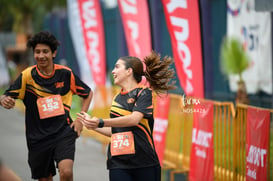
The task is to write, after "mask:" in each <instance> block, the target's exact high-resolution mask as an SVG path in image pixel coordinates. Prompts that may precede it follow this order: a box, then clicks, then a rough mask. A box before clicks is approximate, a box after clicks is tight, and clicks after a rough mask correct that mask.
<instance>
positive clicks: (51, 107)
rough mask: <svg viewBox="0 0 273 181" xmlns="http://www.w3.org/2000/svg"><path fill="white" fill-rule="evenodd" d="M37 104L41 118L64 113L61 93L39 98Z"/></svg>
mask: <svg viewBox="0 0 273 181" xmlns="http://www.w3.org/2000/svg"><path fill="white" fill-rule="evenodd" d="M37 106H38V111H39V115H40V119H45V118H50V117H54V116H59V115H63V114H64V107H63V102H62V97H61V96H60V95H52V96H48V97H44V98H38V99H37Z"/></svg>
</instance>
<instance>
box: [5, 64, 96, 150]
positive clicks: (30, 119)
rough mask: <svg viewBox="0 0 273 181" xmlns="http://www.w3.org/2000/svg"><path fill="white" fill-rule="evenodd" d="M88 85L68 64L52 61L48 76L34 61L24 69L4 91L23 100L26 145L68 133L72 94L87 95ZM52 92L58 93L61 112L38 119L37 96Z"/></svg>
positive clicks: (44, 95) (70, 130) (84, 96)
mask: <svg viewBox="0 0 273 181" xmlns="http://www.w3.org/2000/svg"><path fill="white" fill-rule="evenodd" d="M90 91H91V89H90V88H89V87H88V86H87V85H86V84H85V83H83V82H82V81H81V80H80V79H79V78H78V77H77V76H76V75H74V73H73V72H72V70H71V69H69V68H68V67H65V66H62V65H57V64H54V72H53V73H52V74H51V76H49V77H46V76H44V75H43V74H42V73H41V72H40V71H39V69H38V67H37V65H34V66H31V67H29V68H27V69H25V70H24V71H23V72H22V73H21V74H20V75H19V77H18V78H17V79H16V80H15V82H14V83H13V84H12V85H10V87H9V88H8V89H7V91H6V92H5V93H4V94H5V95H8V96H11V97H13V98H15V99H21V100H23V103H24V105H25V108H26V109H25V125H26V137H27V144H28V146H31V147H34V146H36V145H37V146H38V145H39V144H40V143H42V142H46V141H48V140H51V139H54V138H62V137H65V136H67V135H68V134H71V132H73V129H72V128H70V124H71V123H72V119H71V117H70V115H69V111H70V108H71V104H72V96H73V95H74V94H76V95H79V96H81V97H82V98H86V97H88V95H89V93H90ZM52 95H60V96H61V100H62V103H63V107H64V112H65V113H64V114H63V115H59V116H55V117H50V118H45V119H40V116H39V112H38V107H37V99H38V98H44V97H47V96H52Z"/></svg>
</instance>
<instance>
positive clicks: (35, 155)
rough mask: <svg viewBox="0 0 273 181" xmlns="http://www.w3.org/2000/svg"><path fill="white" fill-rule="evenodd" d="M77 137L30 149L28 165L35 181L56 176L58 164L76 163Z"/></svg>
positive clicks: (69, 137) (65, 138) (68, 137)
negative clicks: (65, 161)
mask: <svg viewBox="0 0 273 181" xmlns="http://www.w3.org/2000/svg"><path fill="white" fill-rule="evenodd" d="M75 142H76V136H75V135H74V134H73V136H67V137H64V138H62V139H59V140H58V141H55V142H53V143H52V142H51V143H49V144H47V143H46V144H43V146H41V147H40V146H39V149H36V148H35V149H29V152H28V164H29V166H30V169H31V175H32V178H33V179H39V178H47V177H49V176H50V175H52V176H54V175H56V167H58V163H59V162H60V161H62V160H64V159H70V160H73V161H74V156H75ZM55 163H56V166H55Z"/></svg>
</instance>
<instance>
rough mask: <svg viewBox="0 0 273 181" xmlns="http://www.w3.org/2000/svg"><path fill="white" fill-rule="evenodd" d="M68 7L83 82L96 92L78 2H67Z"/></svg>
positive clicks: (72, 36)
mask: <svg viewBox="0 0 273 181" xmlns="http://www.w3.org/2000/svg"><path fill="white" fill-rule="evenodd" d="M67 6H68V8H67V14H68V24H69V30H70V33H71V38H72V41H73V45H74V48H75V53H76V56H77V60H78V65H79V69H80V77H81V79H82V81H83V82H85V83H86V84H87V85H88V86H90V87H91V89H93V90H94V89H95V84H94V81H93V77H92V71H91V68H90V66H89V63H88V59H87V55H86V51H85V42H84V38H83V30H82V24H81V19H80V10H79V6H78V1H77V0H67Z"/></svg>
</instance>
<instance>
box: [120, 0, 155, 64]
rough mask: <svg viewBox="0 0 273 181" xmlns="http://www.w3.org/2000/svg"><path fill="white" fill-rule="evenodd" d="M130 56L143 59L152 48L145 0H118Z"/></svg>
mask: <svg viewBox="0 0 273 181" xmlns="http://www.w3.org/2000/svg"><path fill="white" fill-rule="evenodd" d="M118 6H119V9H120V15H121V19H122V23H123V27H124V32H125V38H126V41H127V47H128V51H129V55H130V56H136V57H138V58H140V59H143V58H144V57H145V56H147V55H148V54H149V53H150V52H151V50H152V43H151V33H150V20H149V10H148V5H147V1H143V0H141V1H139V0H118Z"/></svg>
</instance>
